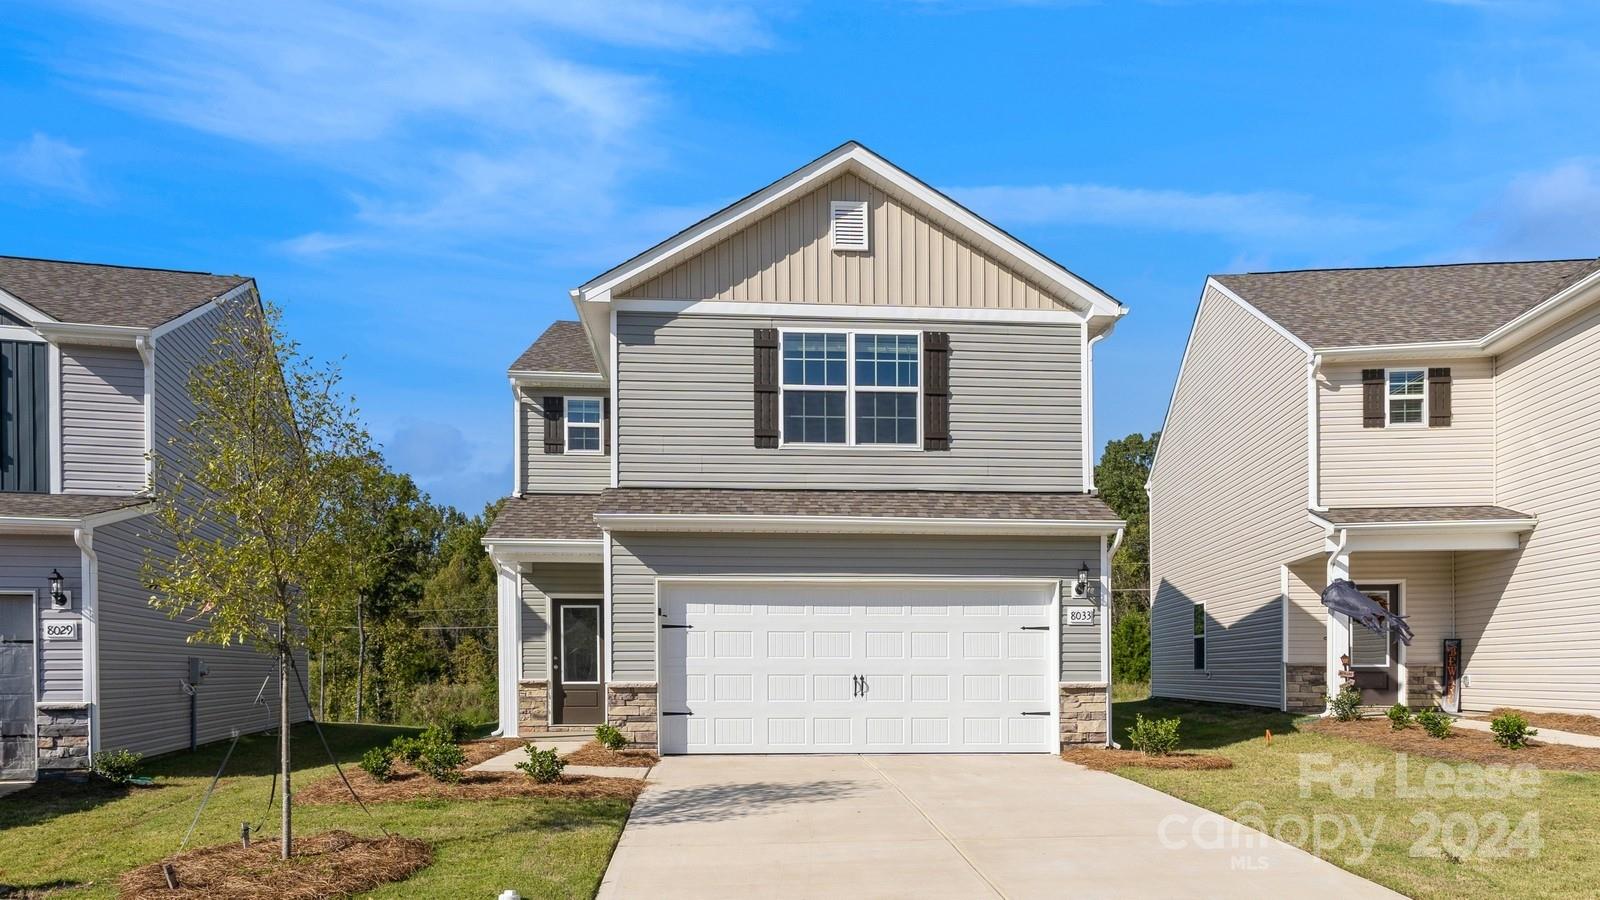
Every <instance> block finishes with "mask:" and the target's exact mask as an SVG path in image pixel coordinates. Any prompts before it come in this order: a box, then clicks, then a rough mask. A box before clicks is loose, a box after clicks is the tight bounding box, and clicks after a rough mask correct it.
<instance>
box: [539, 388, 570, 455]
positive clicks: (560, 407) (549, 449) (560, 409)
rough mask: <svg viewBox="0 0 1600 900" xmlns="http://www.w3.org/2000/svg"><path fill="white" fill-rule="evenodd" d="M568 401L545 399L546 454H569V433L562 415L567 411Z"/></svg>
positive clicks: (556, 398) (563, 399) (560, 398)
mask: <svg viewBox="0 0 1600 900" xmlns="http://www.w3.org/2000/svg"><path fill="white" fill-rule="evenodd" d="M566 407H567V399H566V398H565V397H546V398H544V452H546V453H565V452H567V433H566V430H565V429H564V428H562V425H563V424H565V423H563V422H562V421H561V419H562V414H563V413H564V412H565V411H566Z"/></svg>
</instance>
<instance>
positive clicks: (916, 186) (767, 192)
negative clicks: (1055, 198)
mask: <svg viewBox="0 0 1600 900" xmlns="http://www.w3.org/2000/svg"><path fill="white" fill-rule="evenodd" d="M844 171H856V172H858V173H861V174H864V175H866V176H868V177H869V178H871V179H874V180H877V181H880V182H882V183H884V184H887V185H889V186H890V187H891V188H893V189H894V190H896V191H899V192H900V193H902V194H904V195H906V196H908V197H910V198H912V199H914V200H916V201H917V202H919V203H921V204H923V205H925V206H927V207H928V208H930V209H932V210H933V211H934V212H936V213H938V214H939V215H941V216H943V217H945V218H947V219H949V220H950V221H951V222H952V223H954V224H955V225H956V226H957V227H959V228H962V229H964V230H966V231H967V232H969V233H971V234H972V235H973V236H975V237H977V238H978V239H979V240H981V241H983V242H984V243H986V244H988V245H989V246H992V247H993V248H994V249H996V250H997V251H999V253H1000V254H1002V255H1003V256H1005V257H1006V258H1007V260H1008V261H1009V262H1010V263H1012V264H1013V265H1014V266H1016V268H1018V269H1019V270H1020V271H1023V272H1027V273H1029V274H1031V275H1032V276H1034V277H1035V278H1037V279H1038V280H1039V281H1040V283H1041V284H1042V285H1044V286H1046V287H1049V288H1054V289H1055V291H1057V292H1058V293H1060V294H1061V295H1062V296H1063V298H1068V299H1071V300H1076V301H1077V303H1078V305H1080V306H1081V308H1082V310H1083V312H1084V313H1085V314H1086V315H1088V316H1091V317H1094V316H1107V317H1111V318H1116V317H1119V316H1121V315H1122V314H1123V313H1124V312H1126V310H1125V309H1124V308H1123V306H1122V304H1120V303H1118V302H1117V301H1116V300H1114V299H1112V298H1111V297H1110V296H1108V295H1107V294H1106V293H1105V292H1103V291H1101V290H1100V289H1098V288H1096V287H1095V286H1094V285H1092V284H1089V283H1088V282H1087V281H1084V280H1083V279H1081V278H1079V277H1078V276H1076V275H1074V274H1072V273H1071V272H1069V271H1067V270H1066V269H1065V268H1063V267H1062V266H1061V265H1059V264H1058V263H1056V262H1054V261H1053V260H1051V259H1050V258H1048V257H1046V256H1044V255H1043V254H1041V253H1039V252H1038V251H1037V250H1034V249H1033V248H1032V247H1029V246H1027V245H1026V244H1024V243H1022V242H1021V241H1019V240H1017V239H1016V238H1014V237H1012V236H1011V235H1009V234H1006V233H1005V232H1004V231H1002V230H1000V229H999V228H997V227H995V226H994V225H992V224H990V223H989V222H987V221H985V220H984V219H982V218H979V217H978V216H977V215H976V214H974V213H973V212H972V211H971V210H968V209H967V208H966V207H964V206H962V205H961V204H959V203H957V202H955V201H954V200H952V199H950V198H949V197H946V196H945V195H944V194H941V193H940V192H938V191H936V190H934V189H933V188H932V187H929V186H928V185H927V184H924V183H923V182H921V181H919V180H917V179H916V178H914V177H913V176H912V175H910V174H909V173H907V172H905V171H904V170H902V169H900V168H899V167H898V166H895V165H894V164H893V163H890V162H889V161H888V160H886V159H884V158H883V157H881V156H879V155H877V154H876V153H873V152H872V151H871V150H868V149H867V148H865V147H863V146H861V145H860V144H857V143H855V142H854V141H852V142H850V143H847V144H844V145H842V146H840V147H838V148H836V149H834V150H832V151H830V152H829V153H827V154H825V155H823V156H822V157H820V158H818V159H816V160H814V161H812V162H811V163H809V164H807V165H805V166H803V167H801V168H800V169H797V170H796V171H794V172H791V173H789V174H788V175H786V176H784V177H783V178H780V179H778V180H777V181H775V182H773V183H772V184H770V185H768V186H767V187H765V188H762V189H761V190H759V191H757V192H756V193H754V194H751V195H750V196H748V197H745V198H744V199H743V200H740V201H738V202H737V203H734V204H732V205H731V206H728V207H727V208H725V209H723V210H721V211H720V212H717V213H714V214H713V215H711V216H710V217H708V218H706V219H704V220H702V221H701V222H699V223H698V224H696V225H693V226H691V227H689V228H687V229H685V230H683V231H681V232H679V233H678V234H676V235H673V236H672V237H670V238H668V239H667V240H665V241H662V242H661V243H659V244H657V245H656V246H654V247H652V248H650V249H649V250H646V251H645V252H643V253H641V254H639V255H638V256H635V257H633V258H632V259H630V260H628V261H627V262H624V263H623V264H622V265H620V266H617V267H615V268H613V269H610V270H609V271H607V272H604V273H602V274H601V275H599V276H597V277H595V278H593V279H591V280H590V281H588V282H587V283H585V284H584V285H582V286H581V287H579V288H577V289H576V290H575V291H573V297H574V299H575V300H582V301H593V302H601V303H603V302H607V301H609V300H610V299H611V292H612V291H613V290H615V289H617V288H618V287H619V286H621V285H624V284H628V283H631V282H636V281H638V280H640V279H642V278H644V277H647V276H648V275H651V274H654V273H655V272H656V271H658V270H665V269H666V268H668V267H670V266H672V265H675V264H676V263H678V262H680V261H682V260H683V259H685V258H687V257H689V256H692V255H694V254H695V253H697V252H699V251H700V250H702V249H705V248H708V247H710V246H712V245H713V244H715V243H716V242H718V241H720V240H722V239H723V238H725V237H727V236H728V235H730V234H732V233H734V232H736V231H738V230H740V229H742V228H744V227H745V226H746V225H747V224H748V223H750V222H751V221H753V220H754V219H756V218H758V217H759V216H762V215H764V214H766V213H767V212H768V211H769V210H771V209H773V208H775V207H777V206H780V205H782V204H784V203H786V202H788V201H789V200H790V199H792V198H794V197H797V196H799V195H801V194H803V193H806V192H809V191H810V190H812V189H813V188H815V187H817V186H819V185H821V184H824V183H826V182H827V181H829V180H831V179H833V178H834V177H836V176H837V175H838V174H840V173H841V172H844ZM580 305H582V304H580Z"/></svg>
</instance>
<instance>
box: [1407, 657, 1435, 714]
mask: <svg viewBox="0 0 1600 900" xmlns="http://www.w3.org/2000/svg"><path fill="white" fill-rule="evenodd" d="M1443 696H1444V666H1442V665H1440V666H1428V665H1421V666H1410V665H1408V666H1406V705H1407V706H1410V707H1412V708H1414V709H1416V708H1423V707H1429V706H1437V705H1439V700H1440V698H1442V697H1443Z"/></svg>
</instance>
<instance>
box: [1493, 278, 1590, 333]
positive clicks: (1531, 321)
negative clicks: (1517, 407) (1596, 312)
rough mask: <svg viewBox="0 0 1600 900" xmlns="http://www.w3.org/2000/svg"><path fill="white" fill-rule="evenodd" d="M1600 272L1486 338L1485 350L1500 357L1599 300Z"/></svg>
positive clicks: (1558, 292) (1552, 296) (1571, 285)
mask: <svg viewBox="0 0 1600 900" xmlns="http://www.w3.org/2000/svg"><path fill="white" fill-rule="evenodd" d="M1597 287H1600V269H1596V270H1595V271H1593V272H1590V273H1589V274H1588V275H1586V276H1584V277H1583V278H1580V279H1578V281H1577V282H1575V283H1573V284H1570V285H1568V286H1567V287H1565V288H1563V289H1562V290H1559V291H1557V292H1556V293H1554V294H1552V295H1551V296H1550V297H1549V298H1548V299H1546V300H1544V301H1542V302H1541V303H1539V305H1537V306H1535V307H1534V308H1532V309H1530V310H1528V311H1527V312H1525V313H1523V314H1522V315H1520V316H1517V317H1516V318H1515V319H1512V320H1511V321H1509V322H1507V323H1506V324H1504V325H1502V326H1500V327H1499V328H1496V329H1495V330H1494V331H1491V332H1489V333H1488V334H1487V335H1485V336H1484V338H1483V340H1482V341H1481V343H1482V344H1483V347H1484V350H1485V351H1487V352H1490V353H1499V352H1500V351H1502V350H1504V349H1506V347H1508V346H1510V345H1511V344H1512V343H1514V342H1515V341H1516V340H1517V339H1519V338H1520V337H1522V336H1524V335H1528V334H1532V333H1533V332H1536V331H1538V330H1539V329H1540V328H1541V327H1542V326H1543V325H1546V324H1548V323H1550V322H1551V321H1553V320H1555V319H1557V318H1559V317H1560V316H1561V315H1562V314H1563V313H1565V312H1567V311H1568V310H1569V309H1570V308H1572V307H1577V306H1581V305H1582V304H1583V303H1586V302H1589V301H1591V300H1594V299H1596V298H1597V297H1600V291H1596V290H1594V289H1595V288H1597Z"/></svg>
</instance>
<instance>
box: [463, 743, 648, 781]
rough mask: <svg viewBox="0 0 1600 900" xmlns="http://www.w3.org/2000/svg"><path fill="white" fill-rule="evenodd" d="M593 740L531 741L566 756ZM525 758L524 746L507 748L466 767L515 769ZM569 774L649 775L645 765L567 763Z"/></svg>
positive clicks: (541, 747) (476, 768) (566, 769)
mask: <svg viewBox="0 0 1600 900" xmlns="http://www.w3.org/2000/svg"><path fill="white" fill-rule="evenodd" d="M590 740H592V739H591V738H588V737H571V738H569V737H560V738H535V739H533V743H534V746H535V748H536V749H539V750H555V751H556V755H558V756H562V757H565V756H566V755H567V754H568V753H571V752H573V751H574V750H577V749H578V748H580V747H582V746H583V745H584V744H587V743H589V741H590ZM527 761H528V751H527V748H525V747H518V748H517V749H515V750H508V751H506V752H505V753H502V754H500V755H499V756H496V757H492V758H490V759H486V760H484V761H483V762H481V763H478V764H477V765H475V766H469V767H468V768H467V771H468V772H514V771H516V768H517V763H520V762H527ZM562 771H563V772H564V773H566V774H568V775H593V776H596V777H599V778H633V779H637V780H640V781H642V780H644V778H645V776H647V775H649V774H650V769H649V767H647V766H567V767H566V768H565V769H563V770H562Z"/></svg>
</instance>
